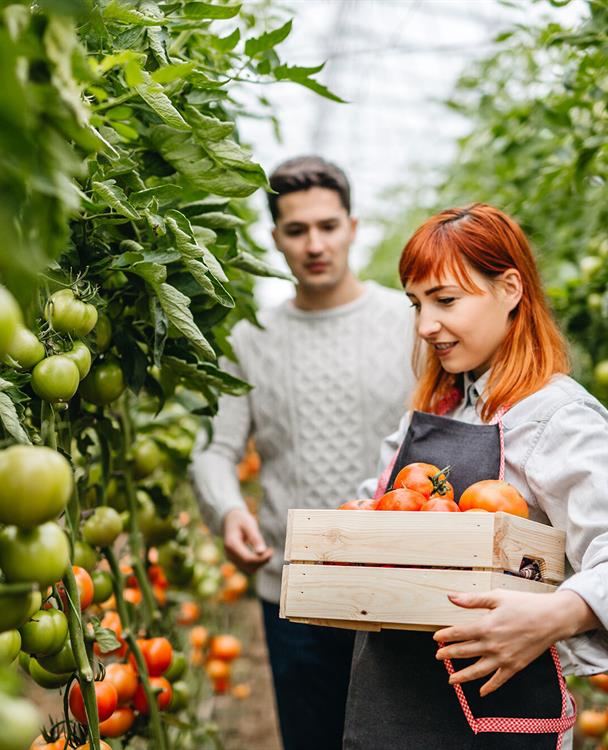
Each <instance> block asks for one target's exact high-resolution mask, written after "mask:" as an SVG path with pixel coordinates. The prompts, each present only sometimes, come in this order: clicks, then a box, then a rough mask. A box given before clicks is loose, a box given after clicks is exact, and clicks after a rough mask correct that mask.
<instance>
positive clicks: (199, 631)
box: [190, 625, 209, 648]
mask: <svg viewBox="0 0 608 750" xmlns="http://www.w3.org/2000/svg"><path fill="white" fill-rule="evenodd" d="M208 640H209V631H208V630H207V628H206V627H205V626H204V625H195V626H194V627H193V628H192V630H191V631H190V643H191V645H192V646H194V648H204V647H205V646H206V645H207V641H208Z"/></svg>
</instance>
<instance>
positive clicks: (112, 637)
mask: <svg viewBox="0 0 608 750" xmlns="http://www.w3.org/2000/svg"><path fill="white" fill-rule="evenodd" d="M93 634H94V636H95V640H96V641H97V645H98V646H99V650H100V651H101V653H102V654H108V653H110V651H116V649H117V648H120V642H119V640H118V638H117V637H116V633H115V632H114V631H113V630H110V628H102V627H101V626H100V625H98V624H97V623H96V624H94V625H93Z"/></svg>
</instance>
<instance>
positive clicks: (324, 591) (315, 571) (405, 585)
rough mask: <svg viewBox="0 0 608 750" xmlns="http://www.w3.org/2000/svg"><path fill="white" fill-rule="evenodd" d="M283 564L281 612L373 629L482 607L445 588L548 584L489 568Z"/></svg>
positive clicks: (544, 588) (542, 588)
mask: <svg viewBox="0 0 608 750" xmlns="http://www.w3.org/2000/svg"><path fill="white" fill-rule="evenodd" d="M285 568H286V569H288V571H287V572H285V571H284V578H283V590H282V593H281V616H282V617H286V618H288V619H291V618H295V619H298V620H306V621H308V622H311V621H320V620H323V621H325V622H326V621H329V620H342V621H350V622H357V623H366V624H368V625H371V626H372V627H373V629H376V627H375V626H377V625H378V624H380V626H381V627H390V626H391V624H392V625H401V626H402V627H406V626H407V624H408V623H411V624H413V625H415V626H416V627H420V626H433V628H431V629H434V628H435V627H439V626H441V625H456V624H460V623H463V622H470V621H471V620H473V619H475V618H477V617H479V614H480V612H481V611H483V610H468V609H462V608H460V607H456V606H455V605H454V604H452V603H451V602H450V601H449V600H448V598H447V593H448V592H450V591H477V592H481V591H489V590H490V589H492V588H508V589H514V590H522V591H536V592H549V591H553V590H554V587H553V586H550V585H548V584H543V583H539V582H537V581H530V580H526V579H523V578H518V577H517V576H511V575H507V574H503V573H495V572H492V571H463V570H432V569H425V570H421V569H415V568H378V567H376V568H374V567H359V566H334V565H309V564H290V565H286V566H285ZM410 627H411V626H410ZM366 629H367V628H366Z"/></svg>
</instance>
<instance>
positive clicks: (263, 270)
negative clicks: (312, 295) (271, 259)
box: [228, 250, 296, 283]
mask: <svg viewBox="0 0 608 750" xmlns="http://www.w3.org/2000/svg"><path fill="white" fill-rule="evenodd" d="M228 263H229V265H231V266H234V267H235V268H240V269H241V271H247V273H251V274H254V275H255V276H272V277H276V278H278V279H286V280H287V281H293V282H294V283H295V282H296V279H295V277H294V276H292V275H291V274H290V273H288V272H287V271H280V270H279V269H278V268H273V267H272V266H269V265H268V263H265V262H264V261H263V260H260V259H259V258H256V256H255V255H252V254H251V253H248V252H246V251H244V250H242V251H240V252H239V253H238V255H236V256H235V257H234V258H231V259H230V260H229V261H228Z"/></svg>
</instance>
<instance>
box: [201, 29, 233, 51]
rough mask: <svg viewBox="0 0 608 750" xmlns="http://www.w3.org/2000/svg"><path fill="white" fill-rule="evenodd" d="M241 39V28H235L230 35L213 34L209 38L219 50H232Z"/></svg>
mask: <svg viewBox="0 0 608 750" xmlns="http://www.w3.org/2000/svg"><path fill="white" fill-rule="evenodd" d="M240 40H241V32H240V29H238V28H237V29H235V30H234V31H233V32H232V33H231V34H228V36H224V37H219V36H214V35H211V36H210V38H209V42H210V43H211V45H212V46H213V47H214V48H215V49H216V50H218V52H223V53H226V52H232V50H233V49H234V48H235V47H236V45H237V44H238V43H239V42H240Z"/></svg>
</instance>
